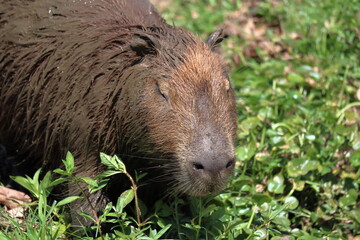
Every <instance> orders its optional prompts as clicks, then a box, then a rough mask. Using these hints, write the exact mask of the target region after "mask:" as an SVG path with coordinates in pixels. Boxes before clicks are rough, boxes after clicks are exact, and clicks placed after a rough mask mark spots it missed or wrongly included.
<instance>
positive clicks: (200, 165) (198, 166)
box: [192, 162, 204, 171]
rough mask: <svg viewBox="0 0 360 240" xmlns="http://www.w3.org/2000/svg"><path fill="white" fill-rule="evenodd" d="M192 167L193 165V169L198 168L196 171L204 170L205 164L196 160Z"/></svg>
mask: <svg viewBox="0 0 360 240" xmlns="http://www.w3.org/2000/svg"><path fill="white" fill-rule="evenodd" d="M192 167H193V169H194V170H196V171H199V170H204V166H203V165H202V164H201V163H196V162H194V163H193V164H192Z"/></svg>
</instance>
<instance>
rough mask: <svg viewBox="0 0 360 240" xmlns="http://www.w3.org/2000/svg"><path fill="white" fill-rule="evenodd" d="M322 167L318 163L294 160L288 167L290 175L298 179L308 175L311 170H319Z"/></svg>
mask: <svg viewBox="0 0 360 240" xmlns="http://www.w3.org/2000/svg"><path fill="white" fill-rule="evenodd" d="M320 166H321V165H320V163H319V162H318V161H315V160H307V159H293V160H291V161H289V162H288V163H287V165H286V170H287V172H288V174H289V175H290V176H292V177H298V176H301V175H305V174H307V173H308V172H309V171H311V170H315V169H317V168H319V167H320Z"/></svg>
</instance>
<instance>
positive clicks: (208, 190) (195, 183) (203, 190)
mask: <svg viewBox="0 0 360 240" xmlns="http://www.w3.org/2000/svg"><path fill="white" fill-rule="evenodd" d="M192 165H193V164H190V165H188V166H187V167H183V173H184V174H183V175H182V176H180V177H179V176H178V177H177V190H178V192H181V193H184V194H187V195H189V196H193V197H205V196H208V195H215V194H218V193H220V192H221V191H222V190H223V189H224V188H225V186H226V184H227V183H228V180H229V178H230V175H231V173H232V170H233V166H227V167H225V168H223V169H220V170H206V169H204V168H201V167H200V166H197V165H196V166H192ZM189 166H190V167H189ZM191 166H192V167H191Z"/></svg>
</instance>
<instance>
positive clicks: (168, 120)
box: [125, 30, 237, 196]
mask: <svg viewBox="0 0 360 240" xmlns="http://www.w3.org/2000/svg"><path fill="white" fill-rule="evenodd" d="M178 31H179V30H178ZM167 37H168V38H171V39H170V40H169V39H168V40H166V39H165V40H164V39H161V38H157V37H156V35H151V36H150V35H146V34H145V35H144V34H143V35H140V36H136V37H135V40H133V44H132V45H131V48H132V50H133V51H136V54H137V55H139V56H141V58H140V59H138V61H137V62H136V64H134V66H133V67H132V69H131V70H129V71H128V72H126V73H125V75H126V77H127V78H128V79H130V78H131V79H132V78H134V79H137V81H136V82H137V83H138V84H139V85H138V86H136V87H134V88H133V93H131V94H129V95H130V96H136V98H137V100H136V102H137V104H136V105H134V106H130V107H128V108H129V109H133V110H132V111H137V114H136V115H137V117H138V118H139V119H142V120H140V121H137V123H136V124H137V125H136V126H132V127H130V126H128V129H129V132H130V131H131V132H132V135H131V136H128V138H131V137H134V136H135V135H137V134H140V132H145V133H146V134H144V135H141V137H140V139H139V140H137V141H138V144H137V147H138V148H140V149H142V150H143V151H145V152H147V153H156V156H158V157H159V159H161V158H166V159H167V160H166V161H164V163H163V164H162V165H160V164H159V166H160V167H161V168H163V176H165V178H166V179H167V181H168V183H169V185H170V189H171V193H170V194H181V193H185V194H188V195H191V196H205V195H209V194H211V193H218V192H219V191H221V190H222V189H223V188H224V186H225V185H226V183H227V181H228V179H229V176H230V175H231V173H232V171H233V169H234V166H235V157H234V146H233V144H234V138H235V133H236V127H237V123H236V109H235V97H234V92H233V89H232V88H231V86H230V82H229V77H228V75H227V71H226V68H225V66H224V64H223V62H222V61H221V59H220V57H219V56H218V55H217V54H216V53H214V52H213V51H212V48H213V47H214V45H215V44H217V43H218V42H219V41H221V38H222V35H221V31H217V32H215V33H214V34H212V35H211V36H210V37H209V39H208V40H207V41H206V42H202V41H200V40H198V39H197V38H195V37H194V36H192V35H191V34H189V33H187V32H185V31H182V32H181V34H177V33H176V32H174V33H172V34H170V33H169V36H167ZM169 43H172V45H170V44H169ZM135 69H136V71H135ZM135 72H136V74H135ZM139 79H146V80H145V81H140V83H139V81H138V80H139ZM130 98H131V97H130ZM130 102H131V101H130ZM139 129H141V130H139ZM147 156H149V155H147Z"/></svg>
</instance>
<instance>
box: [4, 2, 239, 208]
mask: <svg viewBox="0 0 360 240" xmlns="http://www.w3.org/2000/svg"><path fill="white" fill-rule="evenodd" d="M221 38H222V34H221V31H217V32H215V33H214V34H212V35H211V36H210V37H209V39H208V40H207V41H206V42H202V41H201V40H199V39H198V38H197V37H195V36H193V35H192V34H191V33H189V32H187V31H185V30H183V29H181V28H178V27H174V26H170V25H168V24H166V23H165V21H164V20H163V19H162V18H161V17H160V16H159V14H158V13H157V12H156V10H155V9H154V7H153V6H152V5H151V4H150V3H149V2H148V1H146V0H127V1H124V0H106V1H105V0H103V1H101V0H92V1H81V0H54V1H49V0H33V1H27V0H22V1H19V0H15V1H14V0H5V1H4V0H3V1H2V2H1V3H0V143H1V144H3V145H4V146H6V148H7V150H8V152H9V153H11V154H15V155H18V156H21V159H22V160H21V161H19V162H18V163H17V166H18V167H17V168H19V167H20V168H21V167H22V166H25V165H24V164H27V165H29V164H30V165H33V166H39V167H40V166H42V167H43V168H44V169H47V170H50V169H53V168H57V167H59V166H61V159H62V158H64V156H65V153H66V152H67V151H70V152H72V153H73V155H74V156H75V160H76V166H77V167H78V168H77V170H78V172H77V173H78V174H80V175H84V176H94V175H96V174H98V173H99V172H101V171H103V170H104V168H103V167H102V166H101V164H100V162H99V152H105V153H107V154H119V155H120V156H121V157H122V159H123V160H124V162H125V163H126V165H127V166H128V167H129V169H132V170H144V169H145V170H146V169H147V170H148V172H150V173H151V172H158V173H159V174H161V176H162V177H161V176H157V177H154V175H152V174H149V175H148V176H150V178H152V179H150V180H164V182H165V183H166V185H167V186H168V188H167V189H168V190H167V191H166V190H163V191H165V192H167V193H168V194H170V195H177V194H182V193H185V194H189V195H192V196H204V195H208V194H211V193H217V192H219V191H221V190H222V189H223V187H224V186H225V184H226V182H227V180H228V178H229V176H230V174H231V172H232V170H233V168H234V164H235V163H234V149H233V141H234V137H235V132H236V111H235V99H234V94H233V90H232V89H231V86H230V83H229V79H228V76H227V73H226V71H225V68H224V66H223V63H222V61H221V59H220V58H219V56H218V55H217V54H215V53H213V52H212V48H213V47H214V45H215V44H217V43H218V42H219V41H221ZM155 178H156V179H155ZM113 182H115V183H116V180H114V181H113ZM109 186H110V187H109V188H106V189H104V190H103V191H102V192H100V193H98V194H96V195H94V196H91V198H93V199H94V201H93V202H94V203H97V204H98V206H97V207H98V208H101V207H102V205H103V203H104V202H105V201H106V199H107V198H108V197H109V194H110V195H111V194H114V193H115V194H118V192H116V191H115V192H114V191H113V189H120V186H114V184H112V183H111V182H110V184H109ZM150 186H151V185H150ZM108 189H112V191H111V193H109V192H108ZM71 191H72V192H75V191H76V190H71ZM140 197H141V196H140ZM79 206H80V207H81V208H79V209H82V210H84V211H87V212H89V207H88V206H87V207H86V205H85V204H79Z"/></svg>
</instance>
